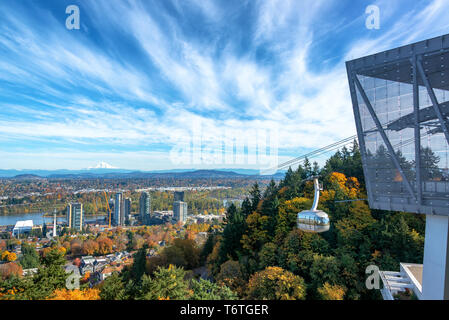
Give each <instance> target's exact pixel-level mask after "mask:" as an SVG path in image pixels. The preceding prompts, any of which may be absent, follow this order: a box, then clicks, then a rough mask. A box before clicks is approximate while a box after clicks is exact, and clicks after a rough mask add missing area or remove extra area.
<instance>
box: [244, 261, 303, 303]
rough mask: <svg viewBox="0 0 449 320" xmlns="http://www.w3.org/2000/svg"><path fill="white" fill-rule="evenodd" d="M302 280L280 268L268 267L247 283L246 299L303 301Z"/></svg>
mask: <svg viewBox="0 0 449 320" xmlns="http://www.w3.org/2000/svg"><path fill="white" fill-rule="evenodd" d="M305 297H306V287H305V283H304V280H303V279H302V278H301V277H299V276H295V275H294V274H293V273H291V272H289V271H286V270H284V269H282V268H280V267H268V268H266V269H265V270H263V271H260V272H257V273H255V274H254V275H253V276H252V277H251V279H250V280H249V283H248V299H257V300H304V299H305Z"/></svg>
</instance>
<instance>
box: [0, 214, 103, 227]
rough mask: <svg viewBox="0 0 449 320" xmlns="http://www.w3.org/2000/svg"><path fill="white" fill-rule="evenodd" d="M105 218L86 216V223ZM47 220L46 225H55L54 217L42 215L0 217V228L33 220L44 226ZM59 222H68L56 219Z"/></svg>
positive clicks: (63, 219) (35, 223) (34, 222)
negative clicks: (21, 221)
mask: <svg viewBox="0 0 449 320" xmlns="http://www.w3.org/2000/svg"><path fill="white" fill-rule="evenodd" d="M104 217H105V216H85V217H84V219H85V222H94V221H96V220H97V219H98V220H101V219H103V218H104ZM44 219H45V223H47V224H48V223H53V216H46V217H45V218H44V217H42V213H23V214H14V215H9V216H0V226H10V225H15V224H16V222H17V221H20V220H33V224H34V225H42V222H43V221H44ZM56 221H57V222H66V218H65V217H56Z"/></svg>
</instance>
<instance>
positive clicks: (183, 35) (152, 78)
mask: <svg viewBox="0 0 449 320" xmlns="http://www.w3.org/2000/svg"><path fill="white" fill-rule="evenodd" d="M375 3H376V4H377V5H379V6H380V7H381V8H382V10H385V12H384V15H383V18H385V19H386V20H388V19H389V21H391V20H392V19H393V17H395V19H394V20H395V21H393V22H391V23H390V24H389V26H388V28H387V27H386V26H382V24H381V30H380V31H379V32H378V34H377V35H376V36H373V33H370V32H369V31H368V30H367V32H366V36H364V34H363V33H361V34H362V36H360V35H359V36H358V37H356V38H354V39H353V40H351V39H350V38H351V37H350V36H349V35H348V38H349V40H347V43H345V48H348V49H347V50H346V51H345V52H343V53H339V55H338V56H337V58H336V60H335V62H334V64H333V65H332V66H330V67H328V68H325V69H319V68H316V66H315V65H317V64H318V65H319V64H320V63H322V61H320V60H319V58H317V57H314V56H313V54H316V53H315V52H314V53H312V45H313V44H315V43H317V42H318V41H321V39H320V35H323V34H325V33H326V32H329V33H332V32H335V30H332V28H336V29H338V30H345V32H346V30H349V26H351V27H353V25H354V22H351V21H349V22H345V23H342V22H341V21H336V25H335V26H333V25H332V24H331V23H329V24H325V25H321V24H319V23H318V24H317V21H321V20H322V19H323V17H322V15H323V14H324V13H325V12H326V10H332V9H333V8H337V7H338V1H321V0H319V1H312V2H309V1H307V2H306V1H301V2H300V1H293V0H277V1H242V2H239V4H238V6H239V9H240V10H241V11H239V10H234V11H233V10H228V11H226V10H223V8H222V7H220V4H219V3H218V2H215V1H194V0H191V1H187V2H186V1H173V2H172V3H171V4H172V5H173V7H174V9H175V11H176V14H173V13H168V12H165V11H164V10H163V4H161V3H158V4H155V6H157V7H155V8H152V9H149V5H148V3H145V2H144V1H121V2H111V1H93V2H89V3H86V4H84V5H85V7H83V8H82V9H83V10H85V15H86V16H88V17H89V19H90V21H91V25H89V27H88V28H87V29H86V30H88V31H87V32H84V33H81V32H69V31H67V30H66V29H65V28H64V26H63V24H62V23H61V21H59V20H58V19H56V18H55V17H54V15H52V14H51V13H50V12H48V11H44V10H39V11H38V13H39V14H40V15H41V18H43V19H44V20H45V24H44V25H41V26H36V25H35V24H34V21H32V19H31V18H30V17H29V16H27V15H20V10H19V9H20V8H14V6H12V7H7V6H5V5H3V6H2V12H3V16H4V19H3V20H2V22H1V23H0V48H1V49H2V53H0V57H1V59H0V81H4V83H7V84H8V85H9V86H14V87H15V88H16V89H15V91H14V89H11V88H0V95H1V96H2V97H4V98H5V101H0V105H1V106H0V107H1V108H3V110H7V111H0V141H4V142H8V143H9V145H11V144H12V141H25V140H26V141H34V142H36V143H39V142H40V143H42V144H45V146H46V147H47V148H50V150H51V148H52V145H51V143H50V141H55V142H58V143H60V144H61V143H62V144H63V143H67V144H68V145H78V146H82V145H89V146H95V145H96V144H97V145H99V146H102V147H105V146H110V148H126V147H132V148H134V149H135V152H136V154H134V155H133V154H131V153H129V152H128V151H126V152H125V151H124V152H123V153H112V154H109V155H108V154H102V153H101V152H97V153H96V152H91V151H89V152H88V151H86V152H82V153H83V154H84V155H83V156H82V157H83V158H82V159H83V161H84V160H85V161H84V162H83V165H84V166H87V164H85V162H86V161H87V160H88V159H90V162H92V159H95V161H93V162H96V160H99V159H101V160H104V161H107V162H111V163H114V159H116V160H117V161H118V162H119V163H117V164H116V163H114V165H115V166H124V167H130V165H132V162H133V160H128V163H130V165H126V166H125V165H124V163H125V161H126V160H125V159H126V156H128V157H130V158H129V159H133V158H132V157H133V156H135V157H137V158H135V159H138V160H136V161H141V162H139V163H140V164H141V165H144V164H145V165H147V166H149V168H148V169H150V168H151V167H152V166H158V165H163V164H167V163H168V166H170V165H169V162H167V161H166V160H167V157H168V150H169V149H170V147H171V146H172V145H174V144H176V143H177V142H179V141H181V140H183V139H186V137H187V138H189V137H191V135H192V132H193V131H194V130H195V125H197V124H201V127H202V128H203V131H204V132H205V133H208V134H210V133H214V132H216V133H217V134H218V133H221V132H223V131H224V130H226V129H227V130H239V129H242V128H243V129H245V130H248V131H251V130H253V131H254V130H258V129H259V130H260V129H261V128H265V129H267V130H268V129H274V128H276V127H277V128H278V130H279V141H280V147H281V151H282V154H281V157H284V158H282V159H286V158H288V156H289V155H298V153H299V150H307V149H312V148H318V147H321V146H323V145H326V144H329V143H331V142H334V141H337V140H339V139H341V138H345V137H347V136H350V135H352V134H354V133H355V127H354V121H353V115H352V105H351V100H350V97H349V89H348V87H347V80H346V70H345V67H344V61H345V60H348V59H351V58H357V57H360V56H363V55H367V54H371V53H375V52H378V51H382V50H384V49H388V48H391V47H394V46H397V45H401V44H405V43H409V42H412V41H415V40H421V39H423V38H425V37H428V36H434V35H437V34H436V33H443V32H444V30H447V28H448V27H449V23H448V22H447V21H448V20H447V13H446V12H448V11H447V9H449V3H448V2H447V1H443V0H434V1H431V2H429V3H428V4H427V5H425V6H421V7H419V8H421V9H420V11H417V9H414V10H415V11H413V10H410V11H408V12H405V13H401V14H398V13H397V10H399V9H400V8H399V9H398V8H397V6H396V5H395V4H391V3H390V2H389V1H385V0H383V1H377V2H375ZM33 7H37V4H33ZM329 8H331V9H329ZM244 10H251V13H252V15H251V20H250V21H246V25H242V26H241V27H240V29H239V34H238V35H234V34H232V33H231V32H230V31H229V30H235V28H237V27H238V26H235V25H232V24H231V22H232V23H233V22H235V21H237V20H239V19H240V20H242V21H243V20H244V19H243V18H242V17H240V16H239V15H241V14H243V13H242V12H244ZM342 14H344V13H342ZM360 16H361V17H363V16H364V12H361V13H360ZM192 17H201V19H203V20H201V21H191V20H189V19H192ZM248 17H249V16H248ZM248 17H246V16H245V19H247V18H248ZM179 19H181V20H182V21H181V20H179ZM240 20H239V21H240ZM357 23H358V24H360V27H361V28H363V27H364V21H363V18H362V19H360V18H359V17H357ZM192 24H195V25H196V28H197V29H198V30H197V31H198V32H197V36H196V37H194V36H192V35H191V34H189V33H188V32H187V30H185V26H186V25H192ZM390 25H391V26H390ZM232 28H234V29H232ZM245 28H247V29H245ZM382 28H385V29H382ZM228 29H229V30H228ZM92 30H100V31H101V32H100V35H99V36H97V37H100V38H101V39H100V40H98V41H95V40H94V38H92V37H90V36H89V35H90V33H91V32H92ZM203 34H205V35H206V36H207V37H209V38H210V39H211V40H210V41H206V40H205V39H206V37H204V38H203V37H202V35H203ZM117 35H119V36H120V37H121V38H123V39H126V41H127V45H129V48H130V49H129V51H132V52H130V53H129V56H128V55H127V54H124V53H123V46H122V45H121V44H120V43H119V42H114V40H115V39H116V38H115V37H116V36H117ZM243 36H244V37H243ZM236 39H238V41H236ZM242 43H243V45H242ZM242 47H245V49H244V50H243V49H242ZM121 50H122V51H121ZM261 54H262V55H263V58H261V57H260V56H261ZM130 56H132V57H133V58H130ZM314 64H315V65H314ZM6 98H7V99H12V98H15V99H19V98H20V99H21V100H22V101H23V104H20V102H14V103H12V102H10V101H6ZM20 99H19V100H20ZM152 144H165V146H166V149H167V151H163V152H162V151H151V145H152ZM5 152H6V150H4V149H3V150H2V148H1V147H0V156H2V155H3V156H2V157H3V158H4V159H6V157H5V156H6V155H7V156H8V157H9V158H8V159H12V157H13V156H12V154H9V153H5ZM30 154H33V153H32V152H31V153H30ZM49 154H51V152H50V153H48V154H47V153H45V154H42V156H41V157H40V158H39V156H38V155H37V154H35V153H34V154H33V156H35V157H36V158H35V159H41V160H39V161H44V160H43V159H47V158H46V157H47V156H48V155H49ZM54 154H58V157H57V158H58V159H63V158H64V156H63V155H64V154H65V156H66V158H67V160H66V161H67V162H66V163H67V165H68V166H69V165H74V164H75V162H76V161H78V160H80V158H78V157H75V158H71V157H73V156H75V154H78V153H74V152H67V153H64V152H60V151H57V150H56V149H55V151H54ZM17 157H19V153H17ZM48 157H49V156H48ZM27 159H31V156H30V157H29V158H27ZM55 159H56V158H55ZM69 159H73V160H69ZM77 159H78V160H77ZM23 161H25V160H23ZM29 161H32V160H29ZM50 162H51V161H50ZM280 162H281V161H280ZM53 163H55V161H54V160H53ZM76 163H80V162H76ZM140 164H139V166H140ZM21 165H23V166H25V167H27V166H26V165H25V162H24V163H23V164H21ZM2 166H3V165H2V163H1V162H0V167H2ZM28 167H29V166H28ZM78 167H80V166H79V165H78Z"/></svg>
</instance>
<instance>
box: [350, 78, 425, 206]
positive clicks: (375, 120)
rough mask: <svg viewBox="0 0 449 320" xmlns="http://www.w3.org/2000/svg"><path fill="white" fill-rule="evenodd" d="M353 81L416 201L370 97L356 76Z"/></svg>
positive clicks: (414, 198)
mask: <svg viewBox="0 0 449 320" xmlns="http://www.w3.org/2000/svg"><path fill="white" fill-rule="evenodd" d="M353 81H354V82H355V84H356V86H357V89H358V90H359V93H360V95H361V96H362V99H363V101H364V102H365V105H366V107H367V109H368V111H369V113H370V115H371V118H372V119H373V121H374V123H375V124H376V127H377V130H379V133H380V135H381V137H382V139H383V141H384V143H385V145H386V147H387V149H388V153H389V154H390V157H391V159H392V161H393V164H394V166H395V167H396V169H397V170H398V171H399V174H400V175H401V177H402V181H403V182H404V183H405V187H406V188H407V191H408V192H409V193H410V195H411V196H412V198H413V200H415V201H416V196H415V193H414V192H413V188H412V186H411V184H410V182H409V181H408V179H407V177H406V175H405V173H404V171H403V170H402V167H401V164H400V162H399V160H398V157H397V155H396V153H395V152H394V149H393V146H392V145H391V142H390V140H389V139H388V137H387V135H386V133H385V131H384V129H383V127H382V124H381V123H380V121H379V118H378V117H377V115H376V113H375V111H374V109H373V106H372V105H371V102H370V101H369V99H368V96H367V95H366V93H365V90H364V89H363V87H362V85H361V83H360V81H359V79H358V78H357V75H356V74H353Z"/></svg>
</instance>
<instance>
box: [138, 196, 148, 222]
mask: <svg viewBox="0 0 449 320" xmlns="http://www.w3.org/2000/svg"><path fill="white" fill-rule="evenodd" d="M150 215H151V196H150V193H149V192H146V191H144V192H142V193H141V194H140V200H139V219H140V221H141V222H142V223H147V222H148V219H149V218H150Z"/></svg>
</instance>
